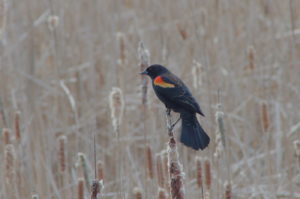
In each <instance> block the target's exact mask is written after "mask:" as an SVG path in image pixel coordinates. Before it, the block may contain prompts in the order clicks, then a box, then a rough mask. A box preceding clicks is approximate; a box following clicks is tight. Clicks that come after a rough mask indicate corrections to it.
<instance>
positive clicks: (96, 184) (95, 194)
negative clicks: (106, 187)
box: [91, 180, 103, 199]
mask: <svg viewBox="0 0 300 199" xmlns="http://www.w3.org/2000/svg"><path fill="white" fill-rule="evenodd" d="M102 189H103V181H102V180H100V181H99V180H94V181H93V183H92V188H91V199H99V198H100V196H101V191H102Z"/></svg>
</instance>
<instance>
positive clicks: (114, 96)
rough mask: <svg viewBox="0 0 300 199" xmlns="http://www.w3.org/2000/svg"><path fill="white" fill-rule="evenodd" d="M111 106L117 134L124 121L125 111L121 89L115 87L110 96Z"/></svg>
mask: <svg viewBox="0 0 300 199" xmlns="http://www.w3.org/2000/svg"><path fill="white" fill-rule="evenodd" d="M109 106H110V110H111V118H112V124H113V127H114V130H115V131H116V132H117V131H118V130H119V126H120V124H121V121H122V117H123V111H124V100H123V93H122V90H121V89H120V88H117V87H113V88H112V91H111V92H110V95H109Z"/></svg>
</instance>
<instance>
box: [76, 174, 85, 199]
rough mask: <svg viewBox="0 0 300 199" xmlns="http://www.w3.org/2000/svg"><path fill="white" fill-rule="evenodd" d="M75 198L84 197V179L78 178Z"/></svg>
mask: <svg viewBox="0 0 300 199" xmlns="http://www.w3.org/2000/svg"><path fill="white" fill-rule="evenodd" d="M77 198H78V199H84V179H83V178H79V179H78V184H77Z"/></svg>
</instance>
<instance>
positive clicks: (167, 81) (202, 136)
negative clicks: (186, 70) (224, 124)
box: [141, 64, 210, 150]
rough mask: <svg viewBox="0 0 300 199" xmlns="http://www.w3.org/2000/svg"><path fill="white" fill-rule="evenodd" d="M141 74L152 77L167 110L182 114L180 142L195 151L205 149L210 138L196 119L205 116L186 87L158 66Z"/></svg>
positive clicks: (165, 69) (154, 87) (158, 95)
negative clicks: (197, 114)
mask: <svg viewBox="0 0 300 199" xmlns="http://www.w3.org/2000/svg"><path fill="white" fill-rule="evenodd" d="M141 74H142V75H148V76H150V77H151V79H152V86H153V89H154V91H155V93H156V95H157V97H158V98H159V99H160V100H161V101H162V102H163V103H164V104H165V106H166V108H167V109H171V110H173V111H174V112H178V113H180V117H181V120H182V128H181V135H180V141H181V142H182V143H183V144H184V145H186V146H188V147H191V148H193V149H195V150H199V149H201V150H203V149H205V148H206V147H207V146H208V144H209V141H210V138H209V137H208V135H207V134H206V133H205V131H204V130H203V129H202V127H201V125H200V124H199V122H198V120H197V117H196V113H199V114H200V115H202V116H204V114H203V112H202V111H201V109H200V106H199V104H198V103H197V102H196V100H195V98H194V97H193V96H192V94H191V92H190V91H189V89H188V88H187V87H186V85H185V84H184V83H183V82H182V81H181V80H180V79H179V78H178V77H177V76H176V75H174V74H173V73H171V72H170V71H169V70H168V69H167V68H165V67H163V66H161V65H157V64H155V65H151V66H149V67H148V68H147V69H146V70H145V71H144V72H142V73H141Z"/></svg>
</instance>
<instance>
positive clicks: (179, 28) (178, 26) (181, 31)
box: [177, 24, 188, 40]
mask: <svg viewBox="0 0 300 199" xmlns="http://www.w3.org/2000/svg"><path fill="white" fill-rule="evenodd" d="M177 30H178V32H179V34H180V36H181V38H182V40H186V38H187V36H188V35H187V32H186V30H185V29H184V28H182V26H180V24H177Z"/></svg>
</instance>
